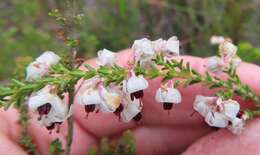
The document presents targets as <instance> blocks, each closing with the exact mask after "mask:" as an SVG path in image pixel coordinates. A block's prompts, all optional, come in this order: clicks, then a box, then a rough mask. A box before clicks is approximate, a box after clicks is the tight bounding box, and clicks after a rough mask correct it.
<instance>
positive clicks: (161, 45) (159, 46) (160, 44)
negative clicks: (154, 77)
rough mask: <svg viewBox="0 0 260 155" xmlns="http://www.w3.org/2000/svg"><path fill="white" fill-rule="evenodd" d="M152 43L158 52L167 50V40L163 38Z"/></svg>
mask: <svg viewBox="0 0 260 155" xmlns="http://www.w3.org/2000/svg"><path fill="white" fill-rule="evenodd" d="M152 45H153V49H154V51H155V52H156V53H159V52H164V51H165V50H166V41H165V40H163V39H162V38H160V39H157V40H155V41H152Z"/></svg>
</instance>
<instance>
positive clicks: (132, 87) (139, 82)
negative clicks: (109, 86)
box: [123, 73, 148, 100]
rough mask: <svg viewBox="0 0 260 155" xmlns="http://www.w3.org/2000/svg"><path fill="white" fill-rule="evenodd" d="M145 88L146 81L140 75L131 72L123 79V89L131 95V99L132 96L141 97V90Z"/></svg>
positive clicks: (146, 85)
mask: <svg viewBox="0 0 260 155" xmlns="http://www.w3.org/2000/svg"><path fill="white" fill-rule="evenodd" d="M146 88H148V82H147V80H146V79H145V78H144V77H143V76H142V75H139V76H136V75H135V74H134V73H132V76H131V77H130V78H129V79H128V80H124V81H123V90H124V92H125V93H127V94H130V95H131V98H132V100H133V98H137V99H139V98H142V97H143V90H145V89H146Z"/></svg>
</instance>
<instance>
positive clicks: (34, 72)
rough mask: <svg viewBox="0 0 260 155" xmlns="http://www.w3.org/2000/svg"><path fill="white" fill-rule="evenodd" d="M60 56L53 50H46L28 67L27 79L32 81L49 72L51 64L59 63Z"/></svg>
mask: <svg viewBox="0 0 260 155" xmlns="http://www.w3.org/2000/svg"><path fill="white" fill-rule="evenodd" d="M59 61H60V57H59V56H58V55H56V54H55V53H53V52H51V51H47V52H44V53H43V54H42V55H40V56H39V57H38V58H36V60H35V61H34V62H32V63H31V64H29V66H28V67H27V68H26V80H27V81H32V80H35V79H38V78H41V77H42V76H44V75H46V74H47V73H48V69H49V67H50V65H54V64H57V63H58V62H59Z"/></svg>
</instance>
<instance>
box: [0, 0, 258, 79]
mask: <svg viewBox="0 0 260 155" xmlns="http://www.w3.org/2000/svg"><path fill="white" fill-rule="evenodd" d="M67 1H74V3H73V4H75V6H74V8H76V11H78V13H81V12H83V13H84V15H85V16H84V20H83V24H82V26H80V27H79V28H78V31H77V32H78V35H79V36H80V42H81V44H80V49H79V51H80V55H81V56H84V57H86V58H89V57H93V56H95V54H96V51H97V50H99V49H102V48H108V49H110V50H113V51H118V50H121V49H125V48H129V47H130V46H131V44H132V43H133V40H135V39H138V38H141V37H148V38H150V39H157V38H160V37H163V38H165V39H166V38H168V37H170V36H172V35H177V36H178V37H179V39H180V40H181V41H182V49H181V51H182V53H183V54H190V55H197V56H210V55H213V54H216V51H217V47H216V46H212V45H210V44H209V38H210V37H211V36H212V35H222V36H228V37H230V38H232V39H233V40H234V41H235V43H236V44H238V45H239V55H240V56H241V57H242V58H243V59H244V60H245V61H249V62H254V63H258V64H259V63H260V49H259V48H257V47H259V41H260V26H259V24H260V0H67ZM65 6H66V7H65ZM56 8H58V9H59V10H60V11H61V12H62V13H64V14H66V13H67V14H68V13H69V12H70V7H68V6H67V5H66V0H1V1H0V10H1V13H0V45H1V46H0V62H1V65H0V80H3V79H6V78H8V77H10V76H11V75H12V73H13V72H14V64H15V60H18V61H19V59H20V58H21V57H23V56H32V57H35V56H37V55H39V53H41V52H43V51H45V50H52V51H56V52H57V51H58V52H62V51H65V50H66V47H65V46H64V45H63V43H62V42H61V41H59V39H58V38H57V35H56V34H57V33H56V32H57V29H58V26H57V25H56V24H55V22H54V21H53V20H52V19H51V18H50V17H49V16H48V12H49V11H51V10H53V9H56ZM74 11H75V10H74Z"/></svg>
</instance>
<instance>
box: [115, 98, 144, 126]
mask: <svg viewBox="0 0 260 155" xmlns="http://www.w3.org/2000/svg"><path fill="white" fill-rule="evenodd" d="M123 105H124V109H123V111H122V112H121V114H120V116H121V119H122V121H123V122H130V121H131V120H132V119H134V120H136V121H139V120H140V119H141V118H142V115H141V113H140V112H141V109H142V108H141V102H140V100H139V99H134V100H131V99H130V97H128V96H126V97H124V98H123Z"/></svg>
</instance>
